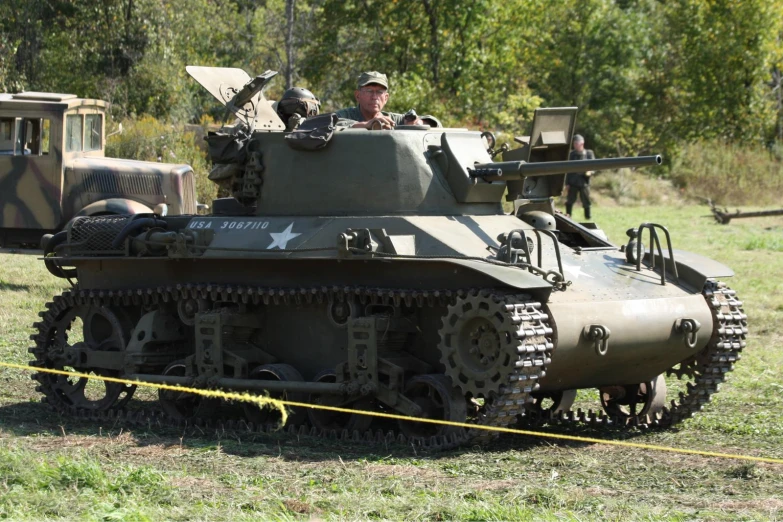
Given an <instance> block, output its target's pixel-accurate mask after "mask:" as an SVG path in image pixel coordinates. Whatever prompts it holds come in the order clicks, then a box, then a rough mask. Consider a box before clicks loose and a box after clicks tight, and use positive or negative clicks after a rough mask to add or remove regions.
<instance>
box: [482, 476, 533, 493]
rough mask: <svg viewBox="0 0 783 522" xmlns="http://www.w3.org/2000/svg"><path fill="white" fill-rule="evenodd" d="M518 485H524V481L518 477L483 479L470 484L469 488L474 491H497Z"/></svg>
mask: <svg viewBox="0 0 783 522" xmlns="http://www.w3.org/2000/svg"><path fill="white" fill-rule="evenodd" d="M520 485H524V483H523V482H521V481H520V480H518V479H502V480H483V481H480V482H477V483H475V484H471V488H473V489H475V490H476V491H499V490H504V489H512V488H515V487H519V486H520Z"/></svg>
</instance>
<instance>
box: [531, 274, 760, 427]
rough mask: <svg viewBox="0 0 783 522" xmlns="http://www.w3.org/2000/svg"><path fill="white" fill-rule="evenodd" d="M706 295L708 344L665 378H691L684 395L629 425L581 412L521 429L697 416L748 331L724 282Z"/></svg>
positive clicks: (534, 420)
mask: <svg viewBox="0 0 783 522" xmlns="http://www.w3.org/2000/svg"><path fill="white" fill-rule="evenodd" d="M702 295H703V296H704V298H705V299H706V301H707V304H708V305H709V307H710V310H711V312H712V319H713V331H712V336H711V337H710V340H709V342H708V343H707V346H705V347H704V349H702V351H701V352H699V353H698V354H696V355H694V356H692V357H690V358H689V359H687V360H685V361H683V362H681V363H679V364H677V365H675V366H674V367H672V368H670V369H669V370H667V372H666V375H667V376H676V377H677V378H678V379H680V380H681V379H683V378H685V379H688V380H687V383H686V389H687V392H685V393H683V392H680V393H679V396H678V398H677V399H676V400H672V401H671V402H670V404H669V407H665V408H664V409H663V410H662V411H660V412H658V413H656V414H654V415H648V416H645V418H634V419H631V422H626V420H625V419H619V418H616V417H611V416H608V415H606V414H605V413H603V412H600V411H599V412H596V411H593V410H588V411H583V410H581V409H579V410H576V411H573V410H571V411H567V412H557V413H554V412H534V413H533V414H527V415H525V416H523V417H522V418H521V419H520V422H519V424H518V426H519V427H534V426H540V425H542V424H549V425H565V426H569V425H571V426H574V425H580V424H581V425H592V426H596V427H619V428H630V427H636V428H641V429H651V428H670V427H672V426H674V425H676V424H679V423H680V422H682V421H684V420H686V419H689V418H691V417H693V416H694V415H695V414H696V413H698V412H699V411H700V410H701V409H702V408H703V407H704V405H705V404H707V403H708V402H710V399H711V397H712V395H713V394H714V393H717V392H718V390H719V386H720V384H721V383H723V382H724V381H725V380H726V376H727V374H728V373H729V372H731V371H732V370H733V369H734V364H735V363H736V362H737V361H739V360H740V357H741V352H742V349H743V348H745V338H746V336H747V333H748V317H747V315H746V314H745V312H744V311H743V309H742V301H740V300H739V299H737V294H736V292H735V291H734V290H732V289H730V288H728V287H727V286H726V284H725V283H722V282H718V281H713V280H709V281H707V283H706V284H705V286H704V289H703V291H702Z"/></svg>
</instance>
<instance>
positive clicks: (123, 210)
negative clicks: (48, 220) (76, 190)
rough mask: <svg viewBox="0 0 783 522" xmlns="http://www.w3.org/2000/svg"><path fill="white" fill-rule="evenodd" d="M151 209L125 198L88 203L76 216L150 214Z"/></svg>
mask: <svg viewBox="0 0 783 522" xmlns="http://www.w3.org/2000/svg"><path fill="white" fill-rule="evenodd" d="M151 213H152V209H151V208H150V207H148V206H147V205H145V204H143V203H139V202H138V201H133V200H132V199H125V198H110V199H102V200H100V201H95V202H93V203H90V204H89V205H87V206H86V207H84V208H83V209H81V210H80V211H79V212H78V213H77V214H76V216H74V217H79V216H94V215H95V214H151Z"/></svg>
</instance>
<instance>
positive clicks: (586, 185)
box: [565, 134, 595, 219]
mask: <svg viewBox="0 0 783 522" xmlns="http://www.w3.org/2000/svg"><path fill="white" fill-rule="evenodd" d="M572 145H573V148H572V150H571V154H569V156H568V160H569V161H571V160H586V159H595V154H593V151H592V150H589V149H585V139H584V138H583V137H582V136H581V135H580V134H574V139H573V142H572ZM592 174H593V172H592V171H587V172H569V173H568V174H566V180H565V184H566V214H568V216H569V217H570V216H571V211H572V210H573V209H574V203H575V202H576V196H577V194H578V195H579V199H580V200H581V201H582V207H584V209H585V219H590V176H591V175H592Z"/></svg>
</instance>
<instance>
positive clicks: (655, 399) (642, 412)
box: [599, 375, 666, 422]
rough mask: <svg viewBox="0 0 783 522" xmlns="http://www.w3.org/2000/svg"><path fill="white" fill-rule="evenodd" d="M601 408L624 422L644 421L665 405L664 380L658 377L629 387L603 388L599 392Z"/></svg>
mask: <svg viewBox="0 0 783 522" xmlns="http://www.w3.org/2000/svg"><path fill="white" fill-rule="evenodd" d="M599 393H600V394H601V406H602V407H603V408H604V411H605V412H606V414H607V415H609V416H610V417H615V418H617V419H620V420H624V421H626V422H632V421H633V420H634V419H638V420H640V421H644V420H645V418H646V417H647V416H653V415H655V414H657V413H659V412H660V411H661V410H663V408H664V406H665V405H666V379H665V378H664V376H663V375H659V376H658V377H656V378H655V379H654V380H652V381H650V382H643V383H640V384H634V385H630V386H605V387H603V388H601V389H600V390H599Z"/></svg>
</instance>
